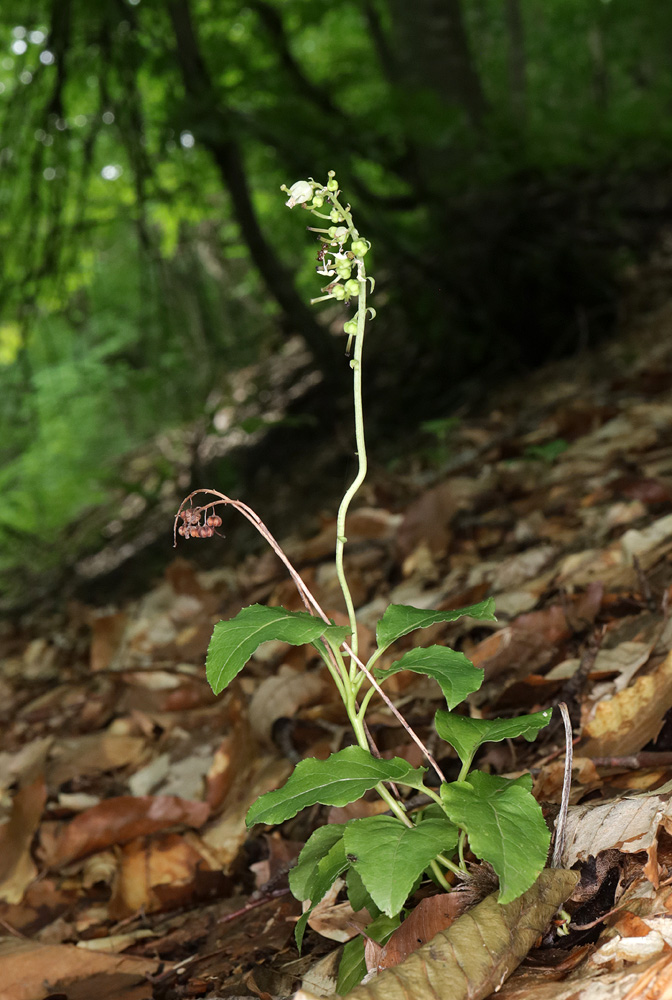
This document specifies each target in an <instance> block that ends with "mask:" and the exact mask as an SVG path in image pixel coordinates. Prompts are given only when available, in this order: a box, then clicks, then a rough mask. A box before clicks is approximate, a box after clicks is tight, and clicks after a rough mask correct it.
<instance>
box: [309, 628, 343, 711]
mask: <svg viewBox="0 0 672 1000" xmlns="http://www.w3.org/2000/svg"><path fill="white" fill-rule="evenodd" d="M313 645H314V647H315V649H316V650H317V651H318V653H319V654H320V656H321V657H322V659H323V660H324V662H325V663H326V665H327V670H328V671H329V673H330V674H331V677H332V680H333V682H334V684H335V685H336V688H337V690H338V693H339V695H340V696H341V700H342V701H343V702H344V703H345V704H346V705H347V701H348V694H347V688H348V687H349V686H350V678H349V677H348V672H347V670H346V668H345V663H344V662H343V657H342V656H341V651H340V650H339V649H334V647H333V646H332V645H331V644H329V646H328V648H327V646H326V645H325V644H324V641H323V640H322V639H318V640H317V641H316V642H314V643H313ZM329 653H331V654H332V655H331V656H329Z"/></svg>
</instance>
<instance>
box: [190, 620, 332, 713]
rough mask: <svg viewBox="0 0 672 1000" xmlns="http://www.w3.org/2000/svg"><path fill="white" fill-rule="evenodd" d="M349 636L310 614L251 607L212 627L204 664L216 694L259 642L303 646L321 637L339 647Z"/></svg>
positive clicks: (229, 681) (245, 661) (236, 672)
mask: <svg viewBox="0 0 672 1000" xmlns="http://www.w3.org/2000/svg"><path fill="white" fill-rule="evenodd" d="M349 634H350V629H349V628H348V626H347V625H326V624H325V623H324V622H323V621H322V619H321V618H316V617H315V616H314V615H309V614H308V612H307V611H286V610H285V609H284V608H267V607H265V605H263V604H252V605H251V606H250V607H249V608H243V610H242V611H239V612H238V614H237V615H236V617H235V618H232V619H231V620H230V621H226V622H217V624H216V625H215V628H214V631H213V633H212V638H211V639H210V645H209V646H208V656H207V659H206V661H205V671H206V675H207V678H208V681H209V683H210V687H211V688H212V690H213V691H214V692H215V694H219V693H220V691H223V690H224V688H225V687H226V686H227V684H230V683H231V681H232V680H233V678H234V677H235V676H236V675H237V674H239V673H240V671H241V670H242V669H243V667H244V666H245V664H246V663H247V661H248V660H249V658H250V657H251V656H252V654H253V653H254V652H255V650H256V649H257V648H258V647H259V646H260V645H261V644H262V642H266V641H267V640H268V639H279V640H280V641H281V642H289V643H291V644H292V646H302V645H303V644H304V643H307V642H314V641H315V640H316V639H319V637H320V636H321V635H324V636H329V638H331V639H334V640H335V641H336V642H337V643H339V644H340V643H341V642H343V641H344V640H345V639H346V638H347V636H348V635H349Z"/></svg>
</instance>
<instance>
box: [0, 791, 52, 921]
mask: <svg viewBox="0 0 672 1000" xmlns="http://www.w3.org/2000/svg"><path fill="white" fill-rule="evenodd" d="M46 800H47V790H46V787H45V784H44V777H43V776H42V775H38V777H36V778H35V779H34V780H33V781H32V782H31V783H30V784H29V785H26V786H25V787H24V788H21V789H19V791H18V792H17V793H16V795H15V796H14V799H13V801H12V812H11V815H10V817H9V819H8V821H7V822H6V823H5V824H4V825H3V826H2V827H0V899H2V900H4V901H5V902H7V903H19V902H21V899H22V898H23V894H24V892H25V891H26V888H27V887H28V885H29V884H30V883H31V882H32V881H33V879H34V878H35V876H36V875H37V869H36V867H35V865H34V863H33V859H32V857H31V855H30V845H31V842H32V839H33V836H34V834H35V831H36V830H37V827H38V825H39V822H40V817H41V816H42V810H43V809H44V803H45V802H46Z"/></svg>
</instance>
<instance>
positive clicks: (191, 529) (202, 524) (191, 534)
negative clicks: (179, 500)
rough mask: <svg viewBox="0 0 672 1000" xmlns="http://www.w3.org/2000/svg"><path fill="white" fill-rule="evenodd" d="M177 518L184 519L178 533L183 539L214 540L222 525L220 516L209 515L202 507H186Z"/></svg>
mask: <svg viewBox="0 0 672 1000" xmlns="http://www.w3.org/2000/svg"><path fill="white" fill-rule="evenodd" d="M177 516H178V517H180V518H181V519H182V524H181V525H180V526H179V528H178V529H177V533H178V535H182V537H183V538H212V536H213V535H214V534H216V531H215V529H216V528H219V526H220V525H221V523H222V519H221V517H220V516H219V514H208V513H207V512H206V511H205V510H204V509H203V508H202V507H185V509H184V510H181V511H179V512H178V515H177ZM201 517H202V518H203V520H202V521H201Z"/></svg>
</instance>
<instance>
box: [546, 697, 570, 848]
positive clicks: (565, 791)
mask: <svg viewBox="0 0 672 1000" xmlns="http://www.w3.org/2000/svg"><path fill="white" fill-rule="evenodd" d="M558 708H559V709H560V712H561V714H562V721H563V723H564V726H565V773H564V777H563V780H562V801H561V803H560V812H559V814H558V819H557V821H556V824H555V845H554V847H553V862H552V865H551V867H552V868H559V867H560V860H561V858H562V852H563V849H564V846H565V832H566V828H567V809H568V806H569V791H570V788H571V784H572V763H573V759H574V746H573V743H572V723H571V721H570V718H569V712H568V711H567V705H566V704H565V703H564V701H561V702H560V704H559V705H558Z"/></svg>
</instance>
